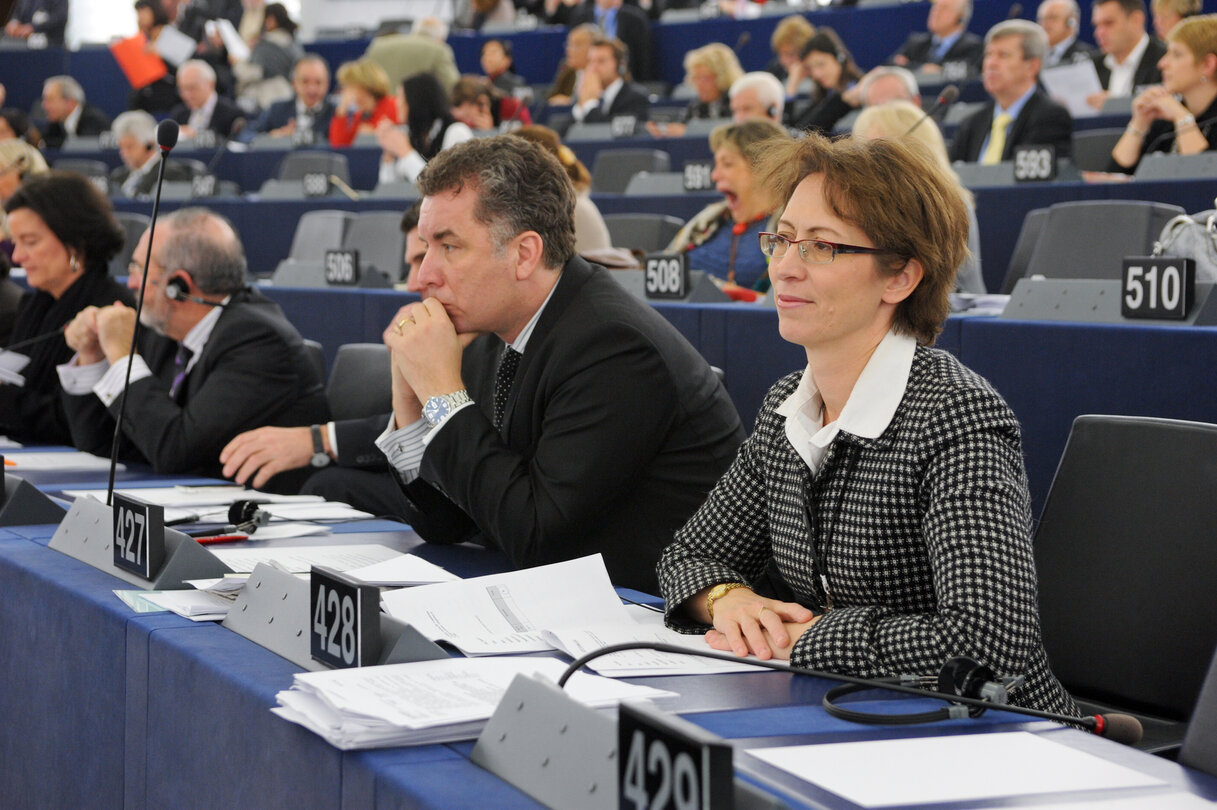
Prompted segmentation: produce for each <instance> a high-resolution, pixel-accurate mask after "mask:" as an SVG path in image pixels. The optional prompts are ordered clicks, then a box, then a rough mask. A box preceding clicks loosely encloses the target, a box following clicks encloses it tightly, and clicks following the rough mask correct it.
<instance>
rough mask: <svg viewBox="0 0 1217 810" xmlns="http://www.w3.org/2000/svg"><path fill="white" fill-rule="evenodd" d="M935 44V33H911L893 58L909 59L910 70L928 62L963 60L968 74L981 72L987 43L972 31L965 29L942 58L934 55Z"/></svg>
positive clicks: (938, 63)
mask: <svg viewBox="0 0 1217 810" xmlns="http://www.w3.org/2000/svg"><path fill="white" fill-rule="evenodd" d="M933 45H934V35H933V34H930V33H928V32H922V33H920V34H909V38H908V39H907V40H905V42H904V44H903V45H901V46H900V50H898V51H896V53H894V54H892V58H895V57H896V56H903V57H905V58H906V59H908V60H909V61H908V64H907V65H905V67H907V68H908V69H909V70H917V69H918V68H919V67H921V66H922V65H926V64H936V65H946V64H948V63H951V62H963V63H965V64H966V65H967V72H968V75H970V76H972V75H976V74H977V73H979V72H980V63H981V61H982V60H983V59H984V57H985V43H984V41H983V40H982V39H981V38H980V37H978V36H976V35H975V34H973V33H972V32H971V31H964V32H963V34H962V35H961V36H960V37H959V39H957V40H955V44H954V45H952V46H951V49H950V50H949V51H947V52H946V54H945V55H944V56H943V57H942V59H935V58H934V57H933V54H932V50H933ZM888 61H889V62H891V61H892V60H891V59H889V60H888Z"/></svg>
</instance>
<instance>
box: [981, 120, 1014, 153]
mask: <svg viewBox="0 0 1217 810" xmlns="http://www.w3.org/2000/svg"><path fill="white" fill-rule="evenodd" d="M1010 121H1011V118H1010V116H1009V115H1007V114H1006V113H1001V114H1000V115H997V116H994V118H993V129H991V130H990V131H989V146H988V148H986V149H985V153H984V154H983V155H981V157H980V162H981V163H983V164H985V165H986V166H992V165H993V164H994V163H1001V153H1002V152H1004V151H1005V149H1006V127H1008V126H1010Z"/></svg>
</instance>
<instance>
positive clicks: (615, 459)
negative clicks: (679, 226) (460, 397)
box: [404, 257, 743, 593]
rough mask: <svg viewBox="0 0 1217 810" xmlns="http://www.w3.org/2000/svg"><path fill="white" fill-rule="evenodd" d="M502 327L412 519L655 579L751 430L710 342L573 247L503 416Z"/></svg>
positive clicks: (547, 556)
mask: <svg viewBox="0 0 1217 810" xmlns="http://www.w3.org/2000/svg"><path fill="white" fill-rule="evenodd" d="M502 350H503V341H502V340H500V339H499V338H498V337H496V336H494V335H484V336H482V337H480V338H478V339H477V340H475V341H473V343H471V344H470V345H469V347H468V348H466V350H465V353H464V357H463V360H462V365H461V376H462V377H463V379H464V381H465V385H466V387H467V388H468V390H469V395H470V396H471V397H472V398H473V401H474V403H476V405H475V406H474V407H467V408H464V409H462V410H460V411H458V412H457V413H456V414H454V415H453V416H452V417H451V418H450V421H449V422H448V423H447V424H445V425H444V426H443V428H442V429H440V430H439V431H438V432H437V433H435V434H434V435H433V437H432V439H431V441H430V444H429V445H428V446H427V450H426V453H425V454H424V456H423V460H422V468H421V470H420V474H419V478H417V479H415V480H414V481H413V482H411V483H410V484H408V485H407V486H406V487H405V488H404V490H405V493H406V496H407V498H408V500H409V502H410V510H409V512H410V513H409V514H407V515H406V517H407V519H408V520H409V522H410V524H411V525H412V526H413V527H414V529H415V530H416V531H417V532H418V533H419V534H420V535H422V536H423V537H425V538H427V539H428V540H432V541H439V542H448V543H451V542H458V541H463V540H471V539H472V540H476V541H478V542H481V543H483V544H485V545H488V546H494V547H498V548H501V549H502V550H503V551H504V552H506V554H507V556H508V557H509V558H510V559H511V561H512V563H513V564H515V565H517V566H520V567H527V566H534V565H541V564H545V563H550V562H556V561H559V560H569V559H573V558H575V557H580V556H584V555H587V554H594V553H596V552H600V553H601V554H603V555H604V561H605V564H606V565H607V567H608V571H609V575H610V577H612V579H613V582H614V583H615V584H617V585H623V586H628V587H633V588H640V589H643V590H646V591H649V592H652V593H654V591H655V587H656V585H657V582H656V578H655V564H656V561H657V560H658V559H659V554H660V552H661V551H662V550H663V548H664V547H665V546H666V545H667V544H668V543H669V542H670V541H671V539H672V535H673V533H674V532H675V531H676V529H678V528H679V527H680V526H681V525H682V524H683V523H684V521H685V520H686V519H687V518H688V517H689V515H691V514H692V513H693V510H694V509H696V508H697V507H698V506H700V505H701V503H702V502H703V501H704V500H705V498H706V495H707V493H708V492H709V490H710V488H711V487H713V485H714V484H715V482H716V481H717V480H718V478H719V476H720V475H722V473H723V472H724V470H726V469H727V467H728V465H729V464H730V463H731V460H732V459H733V458H734V457H735V452H736V449H737V448H738V446H739V444H740V441H741V440H742V439H743V430H742V429H741V427H740V422H739V416H738V415H737V414H736V412H735V407H734V406H733V405H732V404H731V400H730V398H729V397H728V396H727V392H726V391H725V390H724V389H723V386H722V384H721V383H720V382H719V381H718V379H717V377H716V375H715V374H714V372H713V371H712V370H711V369H710V367H709V366H708V365H707V364H706V361H705V360H704V359H703V358H702V357H701V355H700V354H698V353H697V351H696V350H695V349H694V348H693V347H692V346H690V345H689V343H688V341H686V340H685V339H684V338H683V337H682V336H681V335H680V334H679V333H678V332H677V331H676V330H675V328H673V327H672V325H671V324H669V323H668V322H667V321H665V320H664V319H663V318H662V317H661V316H660V315H659V314H657V313H656V312H655V311H654V310H653V309H651V308H650V307H648V306H646V305H645V304H643V303H641V302H640V301H638V300H637V299H635V298H634V297H632V296H631V295H630V294H629V293H628V292H626V291H625V289H624V288H622V287H621V286H620V285H619V284H618V282H616V281H615V280H613V279H612V278H611V277H610V276H609V274H608V271H606V270H605V269H604V268H602V267H598V266H594V265H590V264H588V263H587V262H585V261H584V260H583V259H580V258H578V257H575V258H573V259H571V260H570V261H569V262H567V264H566V266H565V268H564V269H563V271H562V277H561V279H560V280H559V282H558V286H557V288H556V289H555V290H554V293H553V296H552V297H551V298H550V300H549V303H548V304H547V305H546V306H545V310H544V311H543V313H542V314H541V317H540V319H539V320H538V322H537V325H536V328H535V330H534V331H533V333H532V336H531V337H530V338H529V342H528V347H527V349H526V350H525V352H524V356H523V358H521V360H520V366H519V370H518V371H517V373H516V377H515V383H514V385H513V387H512V389H511V393H510V395H509V396H508V399H507V407H506V411H505V413H504V417H503V427H502V429H501V431H498V430H495V428H494V426H493V424H492V422H491V412H492V409H493V407H492V406H493V399H494V380H495V371H496V368H497V364H498V360H499V357H500V355H501V353H502Z"/></svg>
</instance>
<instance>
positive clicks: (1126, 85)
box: [1103, 34, 1149, 96]
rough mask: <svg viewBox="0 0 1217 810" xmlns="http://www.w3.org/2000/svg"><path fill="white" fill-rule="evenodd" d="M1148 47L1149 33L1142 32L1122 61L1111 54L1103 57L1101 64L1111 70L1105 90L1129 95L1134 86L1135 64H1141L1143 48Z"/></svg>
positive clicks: (1115, 94)
mask: <svg viewBox="0 0 1217 810" xmlns="http://www.w3.org/2000/svg"><path fill="white" fill-rule="evenodd" d="M1148 47H1149V34H1142V35H1141V40H1140V41H1139V42H1138V43H1137V44H1136V46H1135V47H1134V48H1133V49H1132V51H1130V52H1129V54H1128V56H1127V57H1126V58H1125V59H1124V61H1123V62H1117V61H1116V58H1115V57H1114V56H1112V55H1111V54H1107V55H1106V56H1104V57H1103V64H1105V65H1107V69H1108V70H1110V71H1111V78H1110V79H1108V81H1107V92H1108V94H1109V95H1112V96H1131V95H1132V92H1133V90H1134V89H1135V88H1133V80H1134V74H1135V73H1136V72H1137V66H1138V65H1140V64H1141V57H1143V56H1145V49H1146V48H1148Z"/></svg>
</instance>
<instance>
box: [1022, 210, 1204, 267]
mask: <svg viewBox="0 0 1217 810" xmlns="http://www.w3.org/2000/svg"><path fill="white" fill-rule="evenodd" d="M1183 213H1186V212H1185V211H1184V210H1183V209H1182V208H1180V207H1179V206H1177V205H1168V204H1167V203H1157V202H1146V201H1144V200H1090V201H1082V202H1066V203H1057V204H1056V205H1053V206H1052V207H1050V208H1049V209H1048V218H1047V219H1046V220H1045V221H1044V230H1043V232H1042V233H1041V234H1040V238H1039V239H1038V240H1037V241H1036V243H1035V250H1034V251H1033V252H1032V254H1031V259H1030V261H1029V262H1028V263H1027V272H1026V275H1028V276H1036V275H1040V276H1043V277H1044V278H1092V279H1114V278H1119V277H1120V274H1121V271H1122V268H1123V261H1124V257H1125V256H1145V255H1148V254H1149V253H1150V251H1151V250H1153V247H1154V242H1155V241H1156V240H1157V238H1158V237H1159V236H1160V235H1161V234H1162V228H1163V226H1165V225H1166V223H1167V222H1169V221H1170V220H1171V219H1172V218H1173V217H1176V216H1178V215H1179V214H1183Z"/></svg>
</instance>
